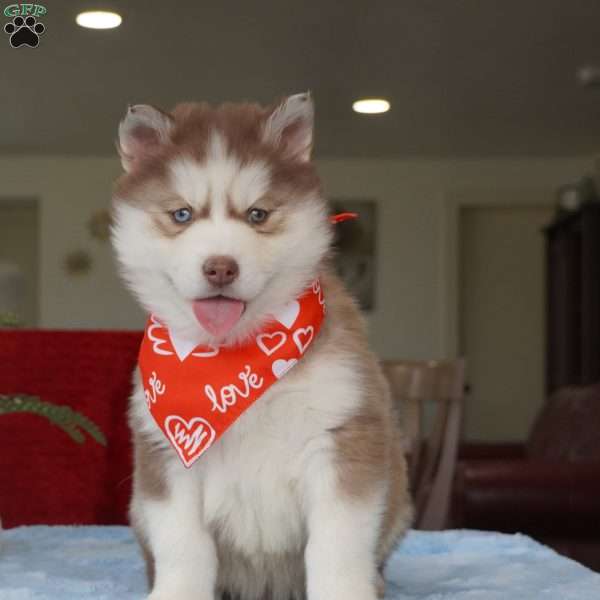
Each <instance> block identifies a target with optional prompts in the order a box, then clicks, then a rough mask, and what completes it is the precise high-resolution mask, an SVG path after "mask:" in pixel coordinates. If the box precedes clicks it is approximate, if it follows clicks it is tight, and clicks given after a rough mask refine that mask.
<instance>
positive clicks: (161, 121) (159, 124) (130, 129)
mask: <svg viewBox="0 0 600 600" xmlns="http://www.w3.org/2000/svg"><path fill="white" fill-rule="evenodd" d="M172 127H173V118H172V117H171V115H169V114H168V113H166V112H163V111H162V110H160V109H158V108H155V107H154V106H150V105H148V104H136V105H133V106H129V107H128V108H127V114H126V115H125V117H123V120H122V121H121V123H120V124H119V154H120V155H121V163H122V164H123V168H124V169H125V170H126V171H131V170H132V169H133V168H135V166H136V165H137V164H138V163H139V162H140V161H142V160H143V159H144V158H147V157H149V156H152V154H154V153H155V152H156V151H157V150H158V149H159V148H160V146H161V145H162V144H164V143H166V142H167V141H168V139H169V134H170V132H171V129H172Z"/></svg>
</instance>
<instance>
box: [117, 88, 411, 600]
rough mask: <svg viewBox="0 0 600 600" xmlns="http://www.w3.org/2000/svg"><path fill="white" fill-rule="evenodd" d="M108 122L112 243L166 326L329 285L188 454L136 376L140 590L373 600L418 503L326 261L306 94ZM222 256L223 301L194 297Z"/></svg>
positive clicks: (255, 598)
mask: <svg viewBox="0 0 600 600" xmlns="http://www.w3.org/2000/svg"><path fill="white" fill-rule="evenodd" d="M119 137H120V139H119V145H120V152H121V158H122V163H123V167H124V170H125V172H124V174H123V175H122V176H121V177H120V179H119V180H118V181H117V184H116V188H115V194H114V222H115V225H114V229H113V242H114V246H115V249H116V252H117V256H118V259H119V262H120V265H121V270H122V274H123V277H124V279H125V281H126V282H127V284H128V285H129V287H130V288H131V290H132V291H133V293H134V294H135V296H136V297H137V298H138V299H139V301H140V302H141V304H142V306H143V307H144V308H145V309H146V310H147V311H148V312H149V313H152V314H155V315H157V316H159V317H160V319H161V320H162V322H164V323H165V324H166V325H167V326H168V328H169V329H170V331H171V332H173V335H176V336H178V337H180V338H184V339H187V340H189V341H190V343H194V344H196V343H197V344H201V343H207V344H220V345H229V344H235V343H238V342H243V341H244V340H245V339H246V338H247V337H248V335H249V334H250V333H251V332H255V331H256V330H257V329H258V328H260V326H261V324H262V323H264V322H265V320H266V319H267V318H268V315H269V314H270V313H271V312H272V311H273V310H274V309H275V308H276V307H280V306H282V305H284V304H285V303H287V302H289V301H291V300H293V299H294V298H296V297H298V295H299V294H301V293H302V291H303V290H305V289H306V288H307V286H308V285H309V284H310V282H311V281H313V280H314V279H315V278H319V279H320V281H321V285H322V288H323V291H324V293H325V298H326V301H327V315H326V318H325V322H324V325H323V327H322V330H321V332H320V334H319V336H318V337H317V338H316V340H315V341H314V343H313V345H312V347H311V348H310V351H309V352H307V353H306V355H305V356H304V357H303V359H302V360H301V361H300V362H299V363H298V365H297V366H296V367H295V368H294V369H292V370H291V371H290V372H289V373H288V374H287V375H286V376H285V377H284V378H283V379H281V380H280V381H277V382H276V383H275V384H274V385H272V387H270V388H269V389H268V390H267V391H266V392H265V393H264V395H263V396H262V397H261V398H260V399H259V400H258V401H257V402H256V403H255V404H254V405H253V406H252V409H251V410H248V411H247V412H246V413H244V414H243V415H242V416H241V417H240V418H239V419H238V420H237V421H236V422H235V423H234V424H233V425H232V426H231V428H230V429H229V430H228V431H227V432H225V434H224V435H223V437H222V438H220V439H219V440H218V441H217V442H216V443H215V444H214V445H213V446H212V447H211V448H210V449H209V451H207V452H206V453H205V454H204V455H203V456H202V457H201V458H200V459H199V460H198V461H197V462H196V463H194V465H193V466H192V468H190V469H186V468H185V467H184V466H183V465H182V464H181V462H180V461H179V459H178V456H177V454H176V453H175V452H174V451H173V449H172V448H171V447H170V446H169V444H168V442H167V440H166V439H165V437H164V436H163V434H162V432H161V431H160V430H159V428H158V427H157V426H156V425H155V423H154V421H153V420H152V418H151V416H150V414H149V412H148V409H147V405H146V401H145V399H144V393H143V389H142V387H141V385H140V382H139V376H138V377H137V378H136V379H137V381H136V389H135V392H134V394H133V397H132V399H131V410H130V423H131V427H132V430H133V436H134V444H135V473H134V495H133V500H132V503H131V520H132V524H133V526H134V528H135V530H136V532H137V535H138V537H139V540H140V543H141V545H142V548H143V550H144V554H145V556H146V560H147V564H148V572H149V576H150V582H151V586H152V591H151V593H150V595H149V599H150V600H175V599H176V600H215V599H216V598H220V595H221V594H224V593H226V594H229V595H230V596H231V597H234V598H241V599H242V600H266V599H269V600H290V599H294V600H301V599H305V598H308V600H375V598H376V597H377V595H378V594H382V591H383V584H382V580H381V575H380V573H381V569H382V567H383V565H384V563H385V561H386V558H387V557H388V555H389V553H390V551H391V549H392V548H393V547H394V545H395V544H396V543H397V541H398V540H399V538H400V537H401V535H402V534H403V533H404V531H405V530H406V528H407V527H408V525H409V521H410V518H411V505H410V500H409V496H408V491H407V481H406V469H405V463H404V457H403V455H402V451H401V448H402V443H401V435H402V434H401V432H400V430H399V426H398V419H397V416H396V414H395V412H394V409H393V406H392V402H391V399H390V396H389V392H388V389H387V386H386V383H385V380H384V378H383V376H382V374H381V372H380V369H379V366H378V363H377V360H376V358H375V356H374V355H373V354H372V353H371V352H370V351H369V349H368V347H367V341H366V334H365V327H364V324H363V321H362V319H361V316H360V314H359V311H358V310H357V307H356V305H355V303H354V302H353V300H352V299H351V298H350V296H349V295H348V293H347V292H346V290H345V289H344V287H343V285H342V284H341V283H340V281H339V280H338V278H337V277H336V276H335V275H334V274H333V273H332V271H331V268H330V266H329V257H328V254H329V250H330V244H331V240H332V226H331V225H330V223H329V221H328V218H327V207H326V202H325V200H324V198H323V196H322V193H321V189H320V182H319V178H318V175H317V173H316V169H315V165H314V164H313V163H312V162H311V159H310V151H311V147H312V139H313V103H312V100H311V98H310V96H309V95H308V94H299V95H296V96H291V97H289V98H287V99H285V100H284V101H283V102H281V103H280V104H278V105H276V106H274V107H271V108H262V107H260V106H257V105H249V104H225V105H222V106H219V107H217V108H213V107H210V106H208V105H206V104H182V105H179V106H177V107H176V108H175V109H174V110H173V111H172V112H171V113H166V112H162V111H160V110H158V109H155V108H152V107H150V106H147V105H137V106H133V107H131V108H130V109H129V111H128V113H127V115H126V116H125V118H124V120H123V121H122V123H121V125H120V128H119ZM215 256H216V257H227V260H228V261H229V262H228V265H226V266H227V268H226V269H225V273H226V277H225V280H223V281H219V282H217V284H218V285H219V286H220V290H221V293H222V294H223V296H226V297H227V298H228V299H229V300H230V302H231V306H232V308H231V309H228V310H227V311H226V318H220V319H217V318H216V317H215V316H214V315H212V313H211V310H210V308H209V309H207V310H203V309H198V307H199V306H201V305H202V302H203V300H205V299H208V298H213V297H214V295H215V285H216V283H215V281H214V277H213V276H214V272H215V271H214V270H209V271H207V270H206V268H204V267H205V265H206V263H207V261H210V260H211V257H215ZM211 274H212V275H211ZM211 277H213V279H212V280H211ZM213 312H214V311H213ZM211 315H212V316H211Z"/></svg>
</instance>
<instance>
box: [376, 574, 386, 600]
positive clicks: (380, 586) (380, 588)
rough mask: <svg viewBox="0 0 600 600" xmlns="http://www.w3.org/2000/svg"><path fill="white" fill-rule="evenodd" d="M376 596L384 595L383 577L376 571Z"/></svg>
mask: <svg viewBox="0 0 600 600" xmlns="http://www.w3.org/2000/svg"><path fill="white" fill-rule="evenodd" d="M376 586H377V597H378V598H383V597H384V596H385V579H384V578H383V575H382V574H381V573H377V582H376Z"/></svg>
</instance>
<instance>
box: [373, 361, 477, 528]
mask: <svg viewBox="0 0 600 600" xmlns="http://www.w3.org/2000/svg"><path fill="white" fill-rule="evenodd" d="M382 366H383V370H384V373H385V375H386V377H387V379H388V381H389V383H390V386H391V391H392V396H393V398H394V399H395V401H396V403H397V406H398V407H399V411H400V415H401V418H402V421H403V426H404V430H405V434H406V435H407V445H406V452H407V454H408V460H409V479H410V484H411V487H412V491H413V498H414V502H415V515H416V519H415V527H416V528H417V529H427V530H437V529H444V527H445V526H446V523H447V520H448V513H449V508H450V498H451V492H452V482H453V479H454V471H455V467H456V457H457V451H458V442H459V438H460V434H461V426H462V412H463V400H464V386H465V361H464V360H463V359H457V360H445V361H403V360H397V361H384V362H383V363H382Z"/></svg>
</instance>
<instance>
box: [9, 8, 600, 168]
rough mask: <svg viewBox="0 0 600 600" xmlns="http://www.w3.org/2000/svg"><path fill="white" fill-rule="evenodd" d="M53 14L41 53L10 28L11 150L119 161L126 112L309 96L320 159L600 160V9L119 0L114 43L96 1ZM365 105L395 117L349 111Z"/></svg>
mask: <svg viewBox="0 0 600 600" xmlns="http://www.w3.org/2000/svg"><path fill="white" fill-rule="evenodd" d="M42 3H44V2H42ZM110 4H111V3H109V5H110ZM45 5H46V6H47V8H48V14H47V15H46V16H45V17H44V18H43V19H42V21H43V22H44V24H45V25H46V33H45V34H44V36H43V38H42V40H41V43H40V45H39V47H38V48H36V49H30V48H26V47H21V48H19V49H13V48H10V46H9V44H8V39H7V36H6V35H5V34H4V33H3V32H0V33H1V35H2V36H4V37H0V61H1V65H2V67H1V69H0V152H2V153H11V154H14V153H52V154H94V155H108V154H111V153H112V152H113V148H114V146H113V142H114V133H115V131H116V125H117V122H118V120H119V118H120V116H121V113H122V112H123V110H124V108H125V106H126V104H127V103H139V102H150V103H154V104H157V105H159V106H163V107H170V106H172V105H173V104H174V103H176V102H178V101H181V100H195V99H206V100H209V101H212V102H218V101H222V100H242V99H256V100H259V101H261V102H269V101H270V100H271V99H272V98H274V97H276V96H280V95H282V94H285V93H294V92H297V91H303V90H306V89H311V90H312V91H313V93H314V96H315V100H316V103H317V152H318V154H320V155H322V156H323V155H325V156H369V157H371V156H377V157H378V156H406V155H413V156H416V155H420V156H436V157H438V156H450V155H451V156H484V155H576V154H592V153H595V152H596V151H597V150H599V149H600V91H596V92H589V91H587V92H586V91H584V90H582V89H581V88H579V87H578V86H577V85H576V82H575V70H576V68H577V67H578V66H580V65H582V64H585V63H589V62H595V63H598V64H600V1H599V0H503V1H500V0H390V1H385V2H384V1H376V0H372V1H367V0H363V1H358V0H338V1H332V0H321V1H320V2H316V1H314V0H302V1H295V2H290V1H288V0H265V1H261V0H256V1H253V0H243V1H236V2H230V1H227V0H213V1H212V2H205V1H200V0H194V1H187V2H185V1H183V0H180V1H178V2H174V1H171V0H162V1H160V2H159V1H156V0H145V1H136V2H131V1H125V0H121V1H120V2H119V1H114V2H112V6H113V7H115V8H116V9H117V10H118V11H119V12H121V13H122V15H123V17H124V21H123V25H122V26H121V27H120V28H118V29H116V30H112V31H92V30H84V29H81V28H80V27H78V26H77V25H75V23H74V17H75V14H76V13H77V12H78V9H79V8H80V7H83V6H86V5H88V6H89V5H90V3H89V2H76V1H75V2H74V1H69V2H66V1H63V2H60V3H59V2H53V1H52V0H46V2H45ZM92 5H93V6H99V5H102V6H106V5H107V4H106V3H103V2H96V3H92ZM361 95H383V96H386V97H388V98H389V99H390V101H391V102H392V111H391V112H390V113H388V114H387V115H385V116H379V117H372V116H371V117H365V116H358V115H355V114H353V113H352V111H351V103H352V101H353V100H354V99H355V98H356V97H358V96H361Z"/></svg>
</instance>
